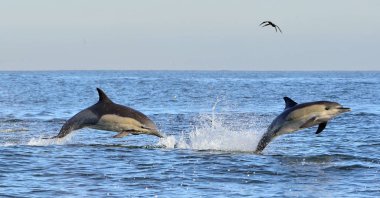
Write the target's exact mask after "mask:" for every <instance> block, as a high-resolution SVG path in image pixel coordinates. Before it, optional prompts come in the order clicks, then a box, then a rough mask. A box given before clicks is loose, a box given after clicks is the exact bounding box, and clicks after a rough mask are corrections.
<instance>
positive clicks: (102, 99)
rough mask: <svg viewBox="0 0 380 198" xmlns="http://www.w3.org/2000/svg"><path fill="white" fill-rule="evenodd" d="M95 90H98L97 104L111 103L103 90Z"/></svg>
mask: <svg viewBox="0 0 380 198" xmlns="http://www.w3.org/2000/svg"><path fill="white" fill-rule="evenodd" d="M96 90H98V93H99V102H112V101H111V99H109V98H108V96H107V95H106V94H105V93H104V91H103V90H101V89H100V88H96Z"/></svg>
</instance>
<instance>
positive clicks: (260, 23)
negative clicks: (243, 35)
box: [260, 21, 269, 25]
mask: <svg viewBox="0 0 380 198" xmlns="http://www.w3.org/2000/svg"><path fill="white" fill-rule="evenodd" d="M268 22H269V21H263V22H262V23H260V25H262V24H264V23H268Z"/></svg>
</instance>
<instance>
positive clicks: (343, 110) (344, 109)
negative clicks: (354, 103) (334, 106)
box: [338, 107, 351, 113]
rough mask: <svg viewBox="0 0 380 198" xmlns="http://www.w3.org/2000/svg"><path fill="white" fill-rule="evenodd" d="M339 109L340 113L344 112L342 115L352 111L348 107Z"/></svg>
mask: <svg viewBox="0 0 380 198" xmlns="http://www.w3.org/2000/svg"><path fill="white" fill-rule="evenodd" d="M338 109H339V111H340V112H342V113H344V112H349V111H351V109H350V108H346V107H339V108H338Z"/></svg>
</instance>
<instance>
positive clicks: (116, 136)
mask: <svg viewBox="0 0 380 198" xmlns="http://www.w3.org/2000/svg"><path fill="white" fill-rule="evenodd" d="M129 134H130V132H127V131H123V132H120V133H118V134H117V135H115V136H113V138H123V137H125V136H127V135H129Z"/></svg>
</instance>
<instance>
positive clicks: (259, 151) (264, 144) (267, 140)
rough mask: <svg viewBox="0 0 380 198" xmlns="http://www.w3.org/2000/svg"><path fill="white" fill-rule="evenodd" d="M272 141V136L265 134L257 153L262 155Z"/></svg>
mask: <svg viewBox="0 0 380 198" xmlns="http://www.w3.org/2000/svg"><path fill="white" fill-rule="evenodd" d="M272 139H273V137H272V136H270V135H267V134H264V135H263V137H262V138H261V140H260V142H259V144H257V148H256V151H255V153H261V152H262V151H263V150H264V149H265V147H266V146H267V145H268V144H269V142H270V141H271V140H272Z"/></svg>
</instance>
